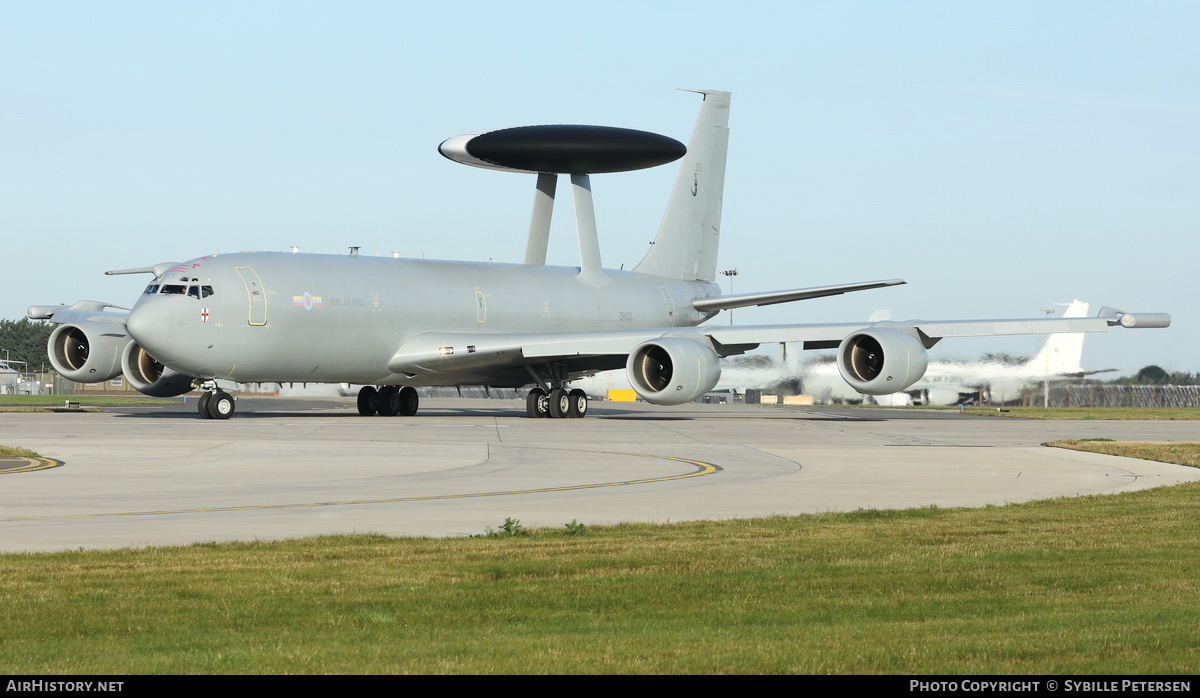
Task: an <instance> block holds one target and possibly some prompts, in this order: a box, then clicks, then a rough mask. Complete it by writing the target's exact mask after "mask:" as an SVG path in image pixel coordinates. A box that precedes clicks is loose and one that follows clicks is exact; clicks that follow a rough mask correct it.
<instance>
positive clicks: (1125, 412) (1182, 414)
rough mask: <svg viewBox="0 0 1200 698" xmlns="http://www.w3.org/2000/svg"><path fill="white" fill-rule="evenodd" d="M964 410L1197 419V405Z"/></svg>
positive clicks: (1014, 414)
mask: <svg viewBox="0 0 1200 698" xmlns="http://www.w3.org/2000/svg"><path fill="white" fill-rule="evenodd" d="M873 407H874V405H873ZM893 409H895V408H893ZM901 409H921V410H952V411H955V412H957V411H958V408H957V407H916V408H912V407H906V408H901ZM966 413H967V414H972V415H980V416H984V417H1018V418H1021V419H1134V420H1163V419H1168V420H1175V419H1200V407H1001V408H1000V409H999V410H997V409H996V408H995V407H968V408H966Z"/></svg>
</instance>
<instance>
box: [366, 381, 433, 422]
mask: <svg viewBox="0 0 1200 698" xmlns="http://www.w3.org/2000/svg"><path fill="white" fill-rule="evenodd" d="M420 404H421V397H420V396H419V395H417V391H416V390H414V389H413V388H411V387H409V386H407V385H406V386H404V387H400V386H398V385H385V386H383V387H382V388H379V389H378V390H376V389H375V388H374V387H372V386H370V385H368V386H364V387H363V389H362V390H360V391H358V413H359V414H361V415H362V416H364V417H370V416H372V415H375V414H378V415H381V416H384V417H395V416H396V415H400V416H401V417H411V416H413V415H414V414H416V413H417V407H418V406H419V405H420Z"/></svg>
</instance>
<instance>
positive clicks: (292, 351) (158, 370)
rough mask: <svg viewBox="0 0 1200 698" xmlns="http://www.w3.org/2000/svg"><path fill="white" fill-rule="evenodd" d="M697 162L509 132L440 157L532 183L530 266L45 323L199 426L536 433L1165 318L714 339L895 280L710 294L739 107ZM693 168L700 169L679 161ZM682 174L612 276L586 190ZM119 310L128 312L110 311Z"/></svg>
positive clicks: (164, 268)
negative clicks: (779, 379)
mask: <svg viewBox="0 0 1200 698" xmlns="http://www.w3.org/2000/svg"><path fill="white" fill-rule="evenodd" d="M699 94H701V95H702V96H703V102H702V105H701V109H700V115H699V118H698V119H697V122H696V126H695V129H694V131H693V133H692V136H691V139H690V141H689V143H688V145H687V148H686V150H685V149H684V148H683V146H682V144H679V143H677V142H676V141H673V140H672V139H669V138H665V137H663V136H657V135H655V134H648V133H645V132H639V131H629V130H627V129H610V128H605V127H593V126H544V127H520V128H516V129H501V130H498V131H491V132H486V133H482V134H467V135H464V136H458V137H456V138H451V139H449V140H447V141H446V142H444V143H443V144H442V146H441V148H440V151H441V152H442V154H443V155H445V156H446V157H448V158H451V159H453V160H457V161H459V162H463V163H466V164H471V165H476V166H480V167H487V168H490V169H497V170H506V171H516V172H529V173H535V174H537V175H538V180H537V188H536V191H535V195H534V209H533V220H532V223H531V226H530V233H529V238H528V242H527V247H526V255H525V263H524V264H491V263H471V262H449V261H426V260H413V259H397V258H381V257H368V256H362V255H358V254H357V249H355V248H351V253H350V254H349V255H315V254H296V253H294V252H293V253H291V254H289V253H270V252H255V253H240V254H212V255H208V256H205V257H198V258H196V259H192V260H189V261H187V262H184V263H163V264H156V265H154V266H152V267H143V268H138V269H125V270H118V271H111V272H107V273H109V274H129V273H150V274H153V276H154V281H153V282H152V283H151V284H150V285H149V286H147V287H146V290H145V293H144V294H143V295H142V296H141V297H140V298H139V299H138V300H137V302H136V303H135V304H134V306H133V308H132V309H126V308H120V307H118V306H114V305H111V304H107V303H100V302H96V301H80V302H78V303H76V304H74V305H72V306H70V307H67V306H33V307H31V308H29V311H28V315H29V317H30V318H34V319H48V320H50V321H52V322H55V323H59V324H60V326H59V327H58V328H56V329H55V330H54V332H53V334H51V336H50V341H49V355H50V361H51V363H52V364H53V365H54V368H55V369H56V370H58V371H59V372H60V373H61V374H63V375H64V376H65V377H67V378H69V379H71V380H76V381H82V382H99V381H104V380H109V379H111V378H114V377H115V376H117V375H118V374H120V373H122V372H124V374H125V377H126V378H127V380H129V382H130V383H131V384H132V385H133V386H134V387H135V388H137V389H138V390H140V391H141V392H143V393H146V394H148V395H153V396H160V397H166V396H173V395H180V394H182V393H185V392H187V391H190V390H193V389H196V388H200V389H202V390H204V391H205V392H204V394H203V396H202V397H201V399H200V400H199V412H200V415H201V416H202V417H205V418H210V419H227V418H229V417H230V416H231V415H232V414H233V412H234V409H235V402H234V399H233V398H232V397H231V396H230V395H229V394H228V393H227V392H226V391H225V390H223V389H222V388H221V387H220V386H219V385H218V382H217V381H218V380H223V381H235V382H242V383H256V382H284V383H286V382H306V383H321V382H326V383H354V384H361V385H365V386H366V387H364V388H362V390H361V392H360V393H359V396H358V410H359V412H360V413H361V414H363V415H374V414H380V415H387V416H392V415H397V414H399V415H412V414H415V413H416V412H417V407H418V397H417V393H416V391H415V390H414V389H413V386H428V385H461V384H487V385H492V386H499V387H522V386H533V387H532V388H531V389H530V390H529V393H528V399H527V401H526V410H527V413H528V415H529V416H530V417H582V416H584V415H585V414H586V413H587V409H588V398H587V396H586V395H585V394H584V392H583V391H582V390H570V389H569V388H568V386H567V383H568V381H570V380H572V379H574V378H579V377H581V376H584V375H588V374H592V373H595V372H598V371H604V370H610V369H616V368H623V369H624V370H625V371H626V372H627V373H628V376H629V379H630V383H631V384H632V385H633V388H634V390H636V391H637V393H638V395H639V396H641V397H642V398H643V399H645V400H646V401H648V402H651V403H655V404H660V405H678V404H683V403H686V402H690V401H692V400H695V399H696V398H698V397H700V396H702V395H704V394H705V393H707V392H708V391H709V390H710V389H712V388H713V386H715V385H716V383H717V380H718V379H719V378H720V366H719V363H718V359H719V358H721V357H725V356H730V355H733V354H740V353H744V352H746V351H749V350H752V349H754V348H756V347H758V345H759V344H761V343H764V342H803V343H804V347H805V348H807V349H816V348H835V347H836V348H837V349H838V354H837V364H838V369H839V371H840V373H841V375H842V377H843V378H844V379H845V380H846V382H847V383H849V384H850V385H851V386H852V387H853V388H854V389H855V390H857V391H859V392H862V393H867V394H872V395H884V394H888V393H895V392H897V391H900V390H904V389H905V388H907V387H908V386H910V385H912V384H914V383H915V382H916V381H917V380H919V379H920V378H921V377H922V375H923V374H924V373H925V370H926V367H927V366H928V360H927V357H926V350H927V349H929V348H930V347H932V346H933V345H934V344H936V343H937V342H938V341H940V340H941V339H942V338H944V337H963V336H985V335H1010V334H1048V333H1055V332H1097V331H1105V330H1107V329H1108V328H1109V327H1110V326H1117V325H1119V326H1123V327H1166V326H1168V325H1169V324H1170V316H1169V315H1166V314H1164V313H1151V314H1138V315H1134V314H1131V313H1125V312H1123V311H1119V310H1115V309H1112V308H1105V309H1103V310H1101V311H1100V313H1099V315H1098V316H1097V317H1091V318H1054V319H1047V318H1032V319H1019V320H967V321H939V322H927V321H919V320H912V321H907V322H891V321H888V322H874V323H870V322H863V323H843V324H818V325H813V324H809V325H762V326H722V325H709V326H705V325H703V324H702V323H704V322H705V321H706V320H709V319H710V318H712V317H714V316H715V315H717V314H718V313H719V312H720V311H722V310H730V309H733V308H742V307H747V306H758V305H769V304H773V303H784V302H790V301H797V300H803V299H808V298H818V297H823V296H830V295H836V294H841V293H848V292H852V291H861V290H866V289H872V288H880V287H885V286H891V285H896V284H902V283H904V282H903V281H902V280H900V279H888V280H882V281H870V282H863V283H852V284H840V285H834V286H821V287H814V288H804V289H792V290H786V291H774V292H768V293H749V294H739V295H724V296H723V295H721V290H720V287H719V285H718V284H716V283H715V281H714V279H715V278H716V261H717V245H718V241H719V237H720V218H721V198H722V192H723V189H724V178H725V160H726V152H727V147H728V135H729V131H728V118H729V101H730V95H729V93H727V92H721V91H715V90H707V91H701V92H700V93H699ZM685 152H686V155H684V153H685ZM681 156H682V157H683V160H682V163H681V166H680V170H679V175H678V177H677V179H676V182H675V186H674V189H673V191H672V193H671V197H670V200H669V202H668V204H667V210H666V214H665V216H664V218H663V222H662V225H661V227H660V228H659V231H658V234H657V237H656V238H655V240H654V244H653V245H652V247H651V249H650V251H649V253H647V254H646V256H645V258H644V259H642V261H641V262H640V263H639V264H638V265H637V266H636V267H634V268H633V270H631V271H626V270H614V269H605V268H603V267H602V265H601V263H600V252H599V244H598V240H597V234H596V228H595V216H594V213H593V210H594V209H593V208H592V199H591V187H590V181H589V179H588V176H589V173H596V172H611V171H619V170H622V169H636V168H639V167H647V166H651V165H655V164H661V163H662V162H666V161H670V160H674V159H677V158H678V157H681ZM559 174H570V176H571V184H572V191H573V195H574V200H575V212H576V224H577V232H578V236H579V248H580V258H581V259H580V266H579V267H551V266H547V265H546V264H545V257H546V243H547V238H548V235H549V222H550V211H551V209H552V206H553V200H554V192H555V187H556V183H557V178H558V175H559ZM109 309H116V310H118V311H126V312H109Z"/></svg>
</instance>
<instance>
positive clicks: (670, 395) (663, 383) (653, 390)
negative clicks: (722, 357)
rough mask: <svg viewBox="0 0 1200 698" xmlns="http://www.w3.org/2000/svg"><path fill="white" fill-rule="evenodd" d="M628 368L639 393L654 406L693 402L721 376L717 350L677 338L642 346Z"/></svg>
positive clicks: (651, 342) (634, 352) (634, 354)
mask: <svg viewBox="0 0 1200 698" xmlns="http://www.w3.org/2000/svg"><path fill="white" fill-rule="evenodd" d="M625 370H626V372H628V374H629V382H630V384H631V385H633V389H634V390H635V391H636V392H637V394H638V395H639V396H640V397H641V398H642V399H643V400H645V401H646V402H650V403H653V404H655V405H682V404H683V403H685V402H691V401H692V400H695V399H696V398H698V397H700V396H701V395H704V394H705V393H707V392H708V391H710V390H712V389H713V387H714V386H716V384H717V381H719V380H720V379H721V364H720V362H719V361H718V360H717V354H716V352H714V351H713V350H712V349H711V348H709V347H707V346H705V345H703V344H701V343H699V342H696V341H694V340H691V339H682V338H678V337H663V338H661V339H655V340H651V341H649V342H645V343H643V344H641V345H639V346H638V348H637V349H634V350H633V353H631V354H630V355H629V359H628V360H627V361H626V362H625Z"/></svg>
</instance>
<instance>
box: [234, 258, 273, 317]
mask: <svg viewBox="0 0 1200 698" xmlns="http://www.w3.org/2000/svg"><path fill="white" fill-rule="evenodd" d="M235 269H237V273H238V276H240V277H242V283H243V284H245V286H246V299H247V302H248V304H249V308H250V317H249V321H248V322H249V324H251V325H253V326H255V327H262V326H263V325H266V324H267V292H266V290H265V289H264V288H263V285H262V280H260V279H259V278H258V272H256V271H254V269H253V268H251V267H235Z"/></svg>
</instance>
